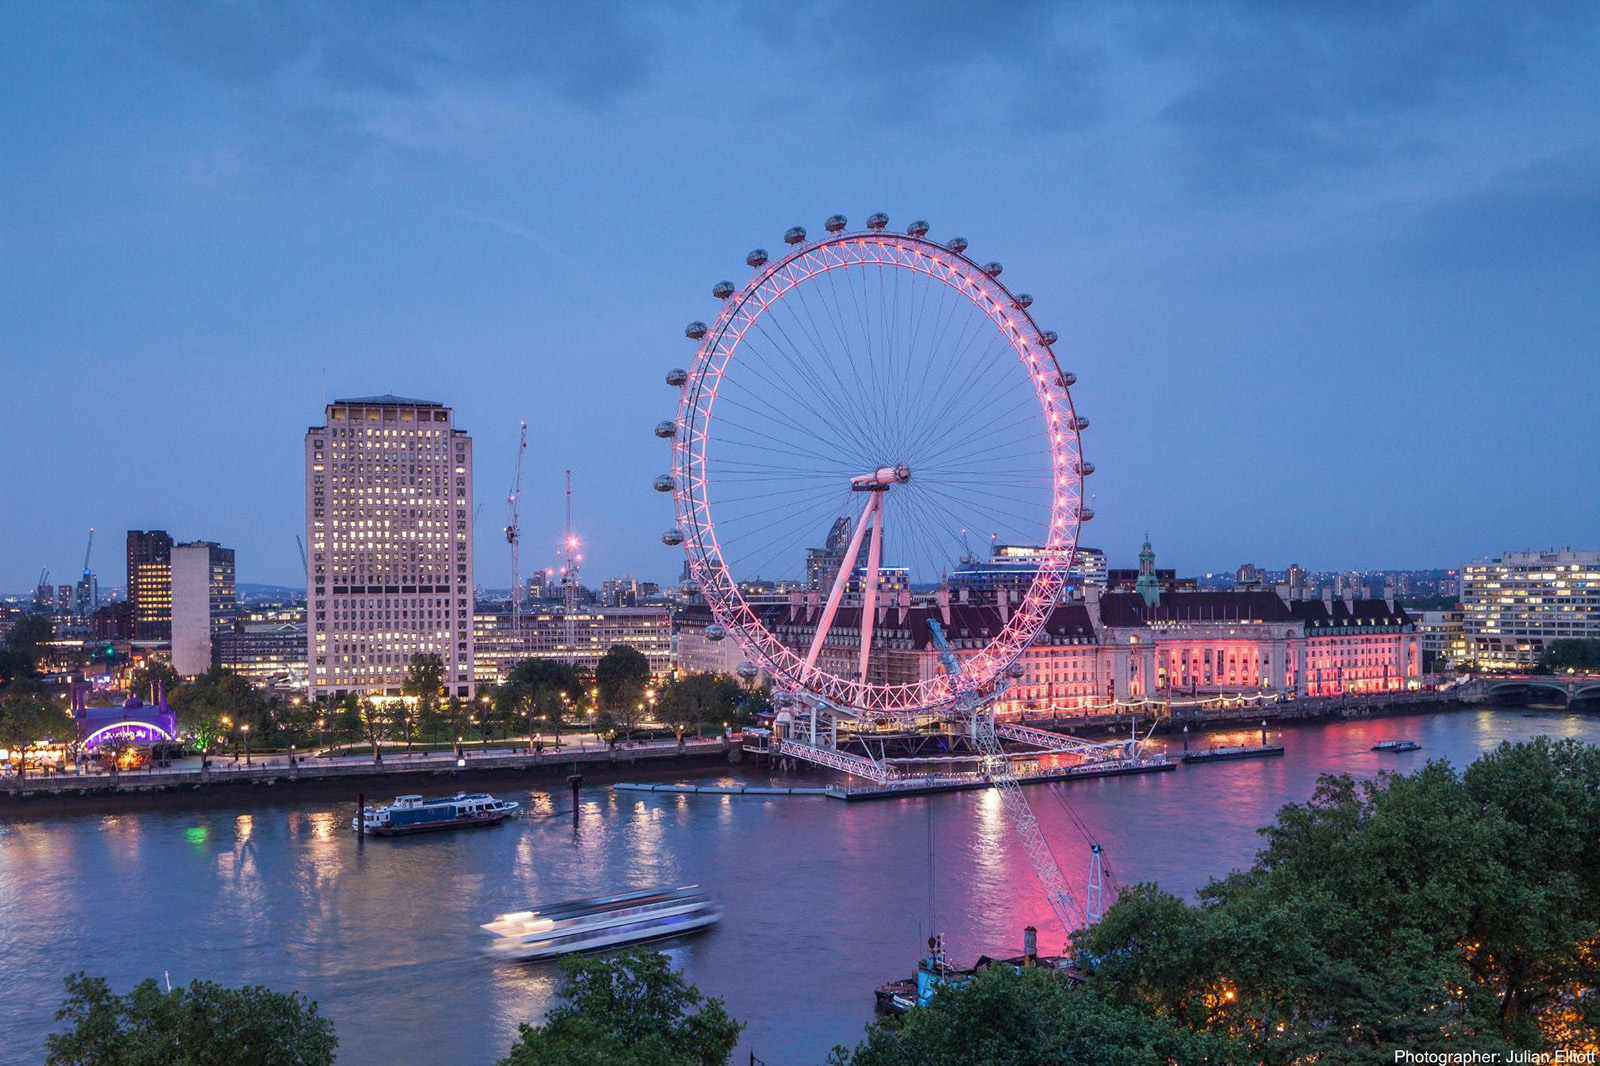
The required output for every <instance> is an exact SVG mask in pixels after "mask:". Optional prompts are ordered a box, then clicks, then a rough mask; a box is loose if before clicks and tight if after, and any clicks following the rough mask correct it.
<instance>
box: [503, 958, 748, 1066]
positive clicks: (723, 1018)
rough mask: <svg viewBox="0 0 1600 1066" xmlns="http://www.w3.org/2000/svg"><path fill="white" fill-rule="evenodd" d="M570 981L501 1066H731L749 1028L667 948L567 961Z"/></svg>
mask: <svg viewBox="0 0 1600 1066" xmlns="http://www.w3.org/2000/svg"><path fill="white" fill-rule="evenodd" d="M561 968H562V970H563V971H564V973H565V975H566V982H565V984H564V985H563V986H562V989H561V992H560V993H559V995H558V997H557V998H558V1002H557V1004H556V1006H555V1007H554V1008H553V1009H552V1010H551V1011H550V1012H549V1014H547V1015H546V1016H545V1019H544V1024H543V1025H539V1026H531V1025H521V1026H518V1027H517V1032H518V1036H517V1042H516V1043H515V1044H513V1045H512V1047H511V1051H510V1053H509V1054H507V1055H506V1057H505V1058H504V1059H501V1060H500V1066H724V1064H725V1063H726V1062H727V1061H728V1056H729V1055H731V1054H732V1053H733V1048H734V1045H735V1044H736V1043H738V1040H739V1033H740V1031H741V1030H742V1029H743V1028H744V1026H743V1025H741V1024H740V1023H738V1022H736V1021H734V1020H733V1019H732V1018H731V1017H729V1016H728V1013H727V1011H725V1010H724V1009H723V1007H722V1001H721V1000H719V999H706V998H705V997H704V996H702V995H701V994H700V990H699V989H698V988H696V987H695V986H694V985H692V984H690V983H689V982H688V981H686V980H684V978H683V976H682V975H681V974H679V973H676V972H675V971H674V970H673V969H672V964H671V962H670V961H669V960H668V959H667V957H666V956H665V955H663V954H662V953H660V952H659V951H629V952H624V953H623V954H620V955H614V956H611V957H608V958H594V957H588V956H576V957H570V958H567V959H565V960H563V961H562V963H561Z"/></svg>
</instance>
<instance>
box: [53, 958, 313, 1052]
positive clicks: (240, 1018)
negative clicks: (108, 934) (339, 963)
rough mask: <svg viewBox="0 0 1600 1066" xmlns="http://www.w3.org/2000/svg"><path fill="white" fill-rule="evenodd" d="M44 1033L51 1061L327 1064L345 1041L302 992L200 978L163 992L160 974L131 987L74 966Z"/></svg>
mask: <svg viewBox="0 0 1600 1066" xmlns="http://www.w3.org/2000/svg"><path fill="white" fill-rule="evenodd" d="M65 980H66V986H67V998H66V1000H65V1002H63V1003H62V1004H61V1008H60V1009H59V1010H58V1011H56V1021H58V1022H67V1023H68V1029H67V1031H66V1032H64V1033H52V1034H50V1035H49V1036H48V1037H46V1038H45V1052H46V1057H45V1062H46V1063H47V1064H48V1066H283V1064H290V1063H292V1064H295V1066H324V1064H327V1063H332V1062H333V1059H334V1051H335V1050H336V1049H337V1048H338V1046H339V1040H338V1037H336V1036H335V1035H334V1031H333V1023H332V1022H331V1021H329V1020H328V1019H326V1018H324V1017H322V1016H321V1015H320V1014H319V1013H318V1011H317V1005H316V1004H315V1003H313V1002H311V1001H309V1000H307V999H306V998H305V996H303V995H301V994H300V993H298V992H289V993H283V992H274V991H272V990H271V989H267V988H261V987H259V986H257V987H250V988H224V987H222V986H221V985H217V984H213V983H212V982H210V981H195V982H193V983H192V984H190V985H189V986H188V987H186V988H175V989H173V990H172V991H171V992H163V991H162V990H161V988H160V987H159V986H158V985H157V984H156V982H155V981H153V980H145V981H142V982H140V983H139V984H137V985H135V986H134V987H133V989H132V990H131V991H129V992H128V994H127V995H123V996H119V995H116V994H115V993H113V992H112V991H111V987H110V985H109V984H108V983H107V982H106V979H105V978H103V977H89V976H87V975H86V974H83V973H75V974H72V975H71V976H69V977H67V978H66V979H65Z"/></svg>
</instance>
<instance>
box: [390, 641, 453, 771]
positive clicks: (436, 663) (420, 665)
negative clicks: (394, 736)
mask: <svg viewBox="0 0 1600 1066" xmlns="http://www.w3.org/2000/svg"><path fill="white" fill-rule="evenodd" d="M400 691H401V692H402V693H404V694H405V695H407V696H410V697H412V698H413V699H415V700H416V701H417V704H416V713H415V714H413V713H411V708H410V707H407V708H406V712H407V713H406V715H405V718H404V724H405V733H406V750H407V751H410V750H411V733H412V725H413V723H414V721H415V720H416V719H418V718H423V719H426V720H428V721H432V720H433V717H434V714H435V712H436V710H437V708H438V706H439V697H440V696H442V695H444V659H442V658H440V656H439V654H438V653H437V652H426V653H418V654H416V655H413V656H412V657H411V658H410V660H409V661H408V662H407V663H406V677H405V681H404V682H403V683H402V684H401V687H400Z"/></svg>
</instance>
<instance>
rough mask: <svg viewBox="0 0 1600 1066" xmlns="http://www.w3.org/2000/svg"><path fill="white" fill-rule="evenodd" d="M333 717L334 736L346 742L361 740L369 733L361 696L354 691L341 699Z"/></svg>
mask: <svg viewBox="0 0 1600 1066" xmlns="http://www.w3.org/2000/svg"><path fill="white" fill-rule="evenodd" d="M332 719H333V720H332V723H331V724H332V726H333V733H334V736H335V737H336V738H337V739H339V740H341V741H343V742H345V743H351V742H354V741H358V740H361V739H363V738H364V737H365V736H366V735H367V720H366V716H365V715H364V714H363V713H362V708H361V698H360V697H359V696H356V695H355V694H354V693H351V694H349V695H347V696H345V697H344V699H342V700H340V701H339V705H338V707H337V708H335V709H334V711H333V713H332Z"/></svg>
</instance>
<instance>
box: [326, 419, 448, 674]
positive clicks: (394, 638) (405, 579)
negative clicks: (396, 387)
mask: <svg viewBox="0 0 1600 1066" xmlns="http://www.w3.org/2000/svg"><path fill="white" fill-rule="evenodd" d="M325 414H326V417H327V421H326V423H325V424H324V425H321V426H313V427H312V428H311V429H309V430H307V431H306V545H307V548H308V551H307V555H306V600H307V605H308V618H307V623H308V624H307V626H306V664H307V672H308V675H309V679H310V686H309V687H310V694H311V696H312V697H313V698H316V697H319V696H335V697H337V696H342V695H344V694H347V693H358V694H367V695H373V696H398V695H401V686H402V684H403V683H404V681H405V674H406V664H407V663H408V662H409V661H410V659H411V657H412V656H413V655H416V654H419V653H420V654H427V653H434V654H437V655H438V656H439V657H440V658H441V659H442V660H443V661H444V686H445V691H446V692H447V693H450V694H452V695H457V696H471V695H472V694H473V678H472V641H473V637H472V607H473V604H472V517H473V516H472V438H471V437H469V436H467V434H466V432H465V431H464V430H460V429H456V428H455V426H454V424H453V422H452V413H451V410H450V408H448V407H446V406H444V405H443V404H439V403H432V402H430V401H427V400H408V399H404V398H402V397H399V396H367V397H361V398H357V399H350V400H335V401H334V402H333V403H331V404H329V405H328V407H327V410H326V412H325Z"/></svg>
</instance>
